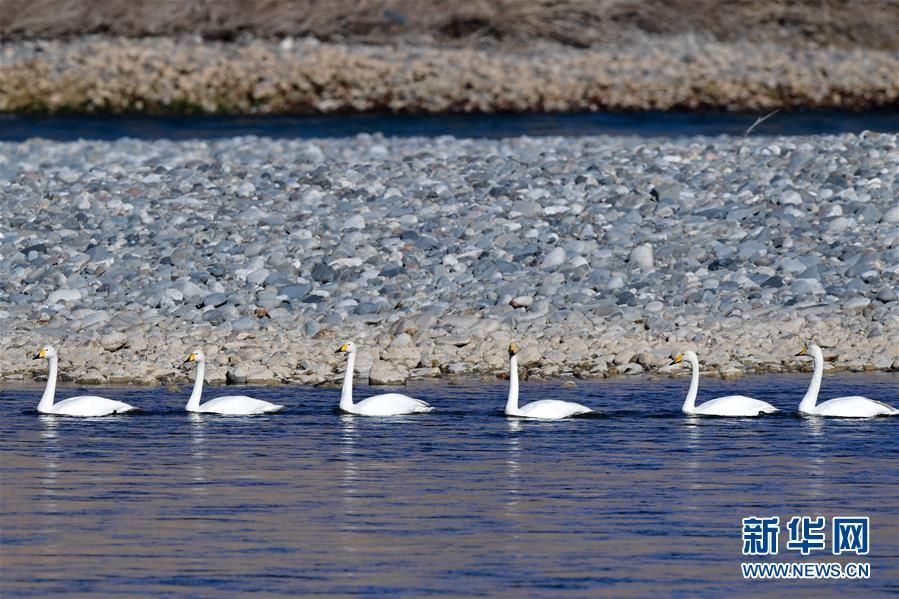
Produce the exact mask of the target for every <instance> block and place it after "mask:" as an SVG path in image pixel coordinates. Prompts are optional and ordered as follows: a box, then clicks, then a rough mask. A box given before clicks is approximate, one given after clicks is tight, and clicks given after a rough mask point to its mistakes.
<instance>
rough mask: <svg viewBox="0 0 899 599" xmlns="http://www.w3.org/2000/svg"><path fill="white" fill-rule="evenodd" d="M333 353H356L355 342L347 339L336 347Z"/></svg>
mask: <svg viewBox="0 0 899 599" xmlns="http://www.w3.org/2000/svg"><path fill="white" fill-rule="evenodd" d="M334 353H335V354H354V353H356V344H355V343H353V342H352V341H347V342H346V343H344V344H343V345H341V346H340V347H338V348H337V351H335V352H334Z"/></svg>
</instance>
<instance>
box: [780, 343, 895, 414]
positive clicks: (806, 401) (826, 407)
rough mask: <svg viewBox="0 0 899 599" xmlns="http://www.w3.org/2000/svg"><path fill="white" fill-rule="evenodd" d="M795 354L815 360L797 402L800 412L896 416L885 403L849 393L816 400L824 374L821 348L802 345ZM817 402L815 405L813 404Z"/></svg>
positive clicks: (892, 408)
mask: <svg viewBox="0 0 899 599" xmlns="http://www.w3.org/2000/svg"><path fill="white" fill-rule="evenodd" d="M796 355H797V356H811V357H812V359H813V360H814V361H815V373H814V374H813V375H812V382H811V383H809V386H808V391H806V392H805V397H803V398H802V401H801V402H800V403H799V413H800V414H814V415H817V416H837V417H841V418H870V417H872V416H897V415H899V410H897V409H896V408H894V407H892V406H888V405H887V404H885V403H881V402H879V401H874V400H873V399H868V398H867V397H861V396H859V395H851V396H849V397H837V398H835V399H828V400H827V401H825V402H822V403H817V402H818V390H819V389H820V388H821V377H822V375H823V374H824V354H823V353H822V352H821V348H820V347H818V346H817V345H815V344H814V343H813V344H811V345H807V346H804V347H803V348H802V350H800V352H799V353H798V354H796ZM815 404H817V405H815Z"/></svg>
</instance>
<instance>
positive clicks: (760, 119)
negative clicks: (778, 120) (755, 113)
mask: <svg viewBox="0 0 899 599" xmlns="http://www.w3.org/2000/svg"><path fill="white" fill-rule="evenodd" d="M778 112H780V108H776V109H774V110H772V111H771V112H769V113H768V114H766V115H765V116H760V117H759V118H757V119H755V122H754V123H753V124H752V125H750V127H749V129H747V130H746V133H744V134H743V135H744V137H748V136H749V134H750V133H752V130H753V129H755V128H756V127H758V126H759V125H761V124H762V123H764V122H765V121H767V120H768V119H770V118H771V117H772V116H774V115H775V114H777V113H778Z"/></svg>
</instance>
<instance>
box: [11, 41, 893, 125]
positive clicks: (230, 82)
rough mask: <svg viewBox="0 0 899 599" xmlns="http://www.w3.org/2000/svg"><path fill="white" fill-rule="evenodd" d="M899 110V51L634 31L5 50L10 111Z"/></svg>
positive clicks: (24, 45)
mask: <svg viewBox="0 0 899 599" xmlns="http://www.w3.org/2000/svg"><path fill="white" fill-rule="evenodd" d="M896 106H899V52H897V51H896V50H877V49H871V48H863V47H862V48H834V47H829V46H825V47H818V46H814V47H807V48H803V49H796V48H792V47H789V46H784V45H782V44H778V43H773V42H754V41H745V40H737V41H728V42H722V41H718V40H715V39H712V38H710V37H708V36H701V35H677V36H670V37H652V36H639V35H636V36H634V37H632V38H631V39H629V40H628V42H627V43H625V44H614V45H598V46H593V47H590V48H572V47H569V46H563V45H559V44H553V43H550V42H545V41H535V42H533V43H531V44H527V45H515V46H499V47H493V46H486V47H458V48H452V47H450V48H447V47H436V46H429V45H414V44H413V45H407V44H382V45H377V44H358V43H337V42H328V43H323V42H320V41H318V40H316V39H314V38H304V39H293V38H286V39H284V40H282V41H280V42H272V41H267V40H260V39H253V38H251V39H248V40H245V41H243V42H240V43H237V42H229V43H225V42H210V41H206V40H202V39H199V38H196V37H192V36H182V37H171V38H167V37H163V38H146V39H129V38H107V37H103V36H88V37H83V38H74V39H71V40H65V41H60V40H51V41H46V40H44V41H40V40H39V41H17V42H6V43H2V44H0V111H10V112H35V113H54V112H76V113H77V112H99V113H106V112H113V113H153V114H181V113H190V114H197V113H209V114H321V113H342V112H361V113H365V112H391V113H427V114H443V113H472V112H486V113H491V112H516V113H517V112H584V111H610V110H618V111H621V110H675V109H681V110H694V109H726V110H749V111H768V110H771V109H775V108H827V109H855V110H863V109H874V108H888V109H891V108H895V107H896Z"/></svg>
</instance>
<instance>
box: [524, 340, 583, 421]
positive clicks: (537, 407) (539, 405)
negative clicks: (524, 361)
mask: <svg viewBox="0 0 899 599" xmlns="http://www.w3.org/2000/svg"><path fill="white" fill-rule="evenodd" d="M590 413H596V412H595V411H594V410H591V409H590V408H588V407H587V406H582V405H581V404H579V403H573V402H570V401H560V400H558V399H541V400H539V401H534V402H531V403H529V404H525V405H523V406H521V407H518V346H517V345H515V344H514V343H510V344H509V399H508V400H506V416H517V417H519V418H542V419H544V420H558V419H560V418H570V417H571V416H577V415H579V414H590Z"/></svg>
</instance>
